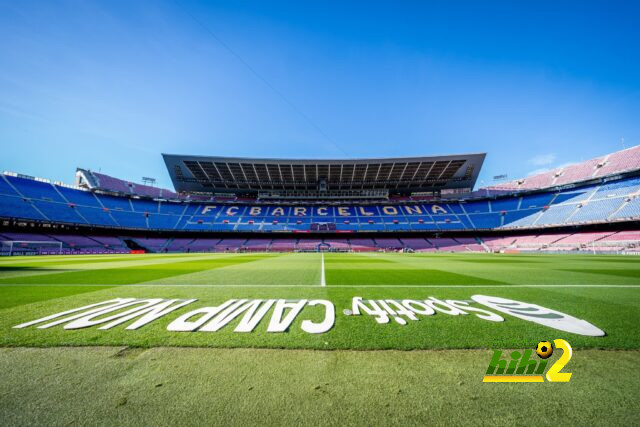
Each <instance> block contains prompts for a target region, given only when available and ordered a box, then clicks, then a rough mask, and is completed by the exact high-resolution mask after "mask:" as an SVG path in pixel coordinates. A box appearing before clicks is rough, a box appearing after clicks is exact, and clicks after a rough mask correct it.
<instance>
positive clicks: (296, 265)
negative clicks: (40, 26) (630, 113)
mask: <svg viewBox="0 0 640 427" xmlns="http://www.w3.org/2000/svg"><path fill="white" fill-rule="evenodd" d="M484 158H485V154H484V153H480V154H470V155H450V156H437V157H415V158H388V159H383V158H381V159H358V160H347V159H343V160H285V159H277V160H276V159H272V160H270V159H250V158H220V157H196V156H182V155H164V160H165V162H166V165H167V168H168V173H169V175H170V176H171V179H172V181H173V183H174V185H175V191H172V190H166V189H161V188H156V187H151V186H146V185H142V184H136V183H132V182H128V181H125V180H121V179H117V178H115V177H112V176H109V175H105V174H102V173H97V172H93V171H90V170H87V169H82V168H78V169H77V171H76V182H75V185H64V184H62V183H52V182H49V181H48V180H46V179H42V178H35V177H30V176H25V175H21V174H18V173H11V172H5V173H4V174H3V175H2V176H1V179H0V193H1V194H0V215H1V216H2V232H1V234H0V238H2V243H3V255H7V256H6V257H3V258H2V259H0V265H1V267H0V268H1V272H2V277H1V278H0V283H1V284H2V285H1V287H0V290H1V291H2V296H3V298H2V313H3V315H2V328H3V335H2V341H1V342H2V345H3V346H5V347H10V348H11V347H15V349H14V350H13V351H11V350H9V351H6V352H4V353H3V360H4V363H5V366H8V365H9V364H12V366H14V365H15V364H18V365H20V366H23V367H24V369H29V370H31V369H34V370H35V371H36V372H38V375H39V376H42V375H49V374H47V373H50V375H56V376H58V375H60V373H61V372H67V371H66V370H72V371H73V372H82V373H84V374H86V375H97V377H96V378H95V380H94V381H92V382H91V383H90V384H83V385H82V386H81V387H76V386H77V384H76V383H74V382H72V381H71V378H73V377H74V376H75V374H66V373H62V374H61V375H60V376H59V377H58V380H59V381H60V382H61V383H65V382H66V381H70V382H69V383H68V384H66V385H65V384H59V383H58V382H57V381H56V382H55V383H54V384H49V383H47V384H46V385H45V388H44V389H42V387H43V384H42V383H40V382H34V383H32V384H30V385H27V386H25V385H24V383H23V379H22V378H21V376H22V374H21V372H22V370H21V369H13V368H12V369H11V370H9V371H8V370H7V368H5V369H4V371H5V374H3V375H4V376H5V379H6V381H4V384H5V385H4V386H3V387H5V390H6V389H7V388H10V387H15V386H16V385H17V384H21V385H22V387H21V388H20V390H19V391H18V392H13V393H8V392H7V391H5V394H4V396H5V397H4V398H3V400H4V399H6V400H9V402H7V404H9V405H16V406H13V408H14V410H15V409H16V408H18V407H19V405H18V402H17V401H13V399H17V400H20V399H26V398H27V397H29V398H32V395H33V394H34V393H35V394H37V395H38V398H37V399H36V401H39V404H40V405H42V406H38V410H37V411H36V414H37V416H36V417H35V418H29V419H30V420H32V421H33V420H35V421H45V422H46V421H47V420H48V418H47V417H48V415H47V414H46V413H44V411H43V410H44V408H47V407H48V406H49V405H55V408H56V409H57V410H60V408H64V413H65V414H67V415H66V416H63V417H62V418H61V419H63V420H65V421H67V420H69V421H72V420H74V419H75V417H76V416H77V411H78V409H77V408H76V407H75V403H74V402H77V401H83V402H84V397H83V395H84V394H86V393H89V394H91V393H92V392H93V390H94V389H93V388H92V387H96V388H97V389H99V390H101V391H102V392H105V393H107V396H109V398H110V399H115V406H113V407H110V408H109V409H104V408H102V409H100V408H101V407H102V405H103V403H104V402H99V403H98V402H93V403H91V404H89V405H87V407H86V408H85V409H82V411H84V410H87V411H99V410H105V411H106V413H105V414H108V415H109V416H114V417H118V419H119V420H120V421H124V422H134V420H135V419H136V418H135V416H136V412H135V411H137V410H138V409H139V408H140V407H141V406H147V405H160V406H159V407H156V406H151V407H153V408H155V409H154V410H153V411H152V412H153V413H147V411H148V409H145V411H144V412H145V414H147V415H146V416H147V417H149V419H148V420H149V421H151V422H162V423H165V422H172V420H173V421H175V422H181V421H184V418H183V417H184V414H182V413H181V411H188V410H189V407H190V406H191V405H192V404H193V401H192V399H195V400H196V402H199V404H201V405H211V406H209V407H208V409H207V410H205V411H204V414H205V415H204V416H205V419H207V420H209V421H212V422H213V421H214V420H215V419H216V417H224V419H226V420H232V421H235V422H240V423H244V422H254V423H262V422H266V423H269V424H270V423H275V422H277V421H278V420H286V421H287V422H296V420H299V418H297V417H298V415H296V414H297V412H293V413H292V412H289V410H290V406H289V405H290V402H287V400H286V399H287V398H286V397H285V396H289V398H290V399H298V400H296V404H295V408H296V411H297V410H302V411H305V412H306V413H307V415H308V416H309V417H311V418H304V419H306V420H320V419H323V417H328V418H326V421H328V422H330V423H333V422H334V421H337V420H338V419H339V420H341V421H344V422H347V423H360V422H362V421H363V420H369V422H376V418H377V417H379V416H385V417H389V419H390V420H393V421H394V422H400V421H403V420H405V419H406V421H407V422H415V423H421V422H426V420H428V419H429V418H430V417H432V416H434V411H436V412H435V413H436V414H439V415H441V416H445V417H447V419H449V420H456V421H459V422H471V421H472V420H473V417H477V416H479V415H482V416H484V417H488V416H489V413H487V412H486V408H484V409H483V408H482V407H481V406H477V407H476V406H475V405H474V406H472V407H473V410H472V412H471V413H464V414H453V412H452V411H451V409H447V407H448V405H453V406H454V407H456V406H458V405H461V404H463V402H466V401H467V400H468V399H471V400H472V401H473V400H475V399H480V398H481V396H485V397H482V399H484V398H487V397H486V396H491V397H489V399H492V400H493V399H496V400H499V403H496V405H497V407H498V408H502V409H501V410H506V408H507V407H509V406H511V405H517V404H520V403H519V402H520V400H521V399H526V398H529V395H530V393H531V392H530V391H525V390H523V389H522V388H520V389H517V388H515V389H509V388H500V389H491V390H489V389H487V388H486V386H487V385H486V384H483V375H484V369H485V368H484V367H483V366H484V364H486V363H485V362H486V361H487V360H488V357H487V355H490V354H491V352H490V350H489V349H495V348H500V349H513V348H525V349H530V348H533V347H535V344H536V343H537V342H538V341H541V340H542V341H546V342H548V341H553V340H554V339H556V337H561V339H564V340H567V341H569V342H570V345H571V348H570V350H569V352H571V349H573V351H575V354H576V357H575V359H576V363H575V367H574V370H576V371H578V370H579V371H580V373H579V374H578V373H576V374H577V375H576V379H575V380H573V382H574V383H577V384H572V386H574V387H575V388H567V387H564V388H560V387H558V386H557V385H556V384H548V386H549V387H548V388H545V389H544V392H543V393H544V396H542V397H539V398H538V403H537V404H533V405H531V406H530V407H528V408H526V409H524V410H522V411H518V412H515V413H510V415H509V416H508V417H506V418H504V417H502V418H501V419H500V421H501V422H508V423H510V422H514V423H519V422H527V419H528V418H529V417H531V416H534V414H535V413H536V412H538V411H545V410H546V405H549V404H552V403H555V402H557V401H558V400H561V401H562V402H563V404H562V412H563V417H565V419H567V420H569V421H570V422H581V421H583V420H584V419H585V418H584V417H585V416H588V417H589V418H590V419H596V420H600V421H602V422H606V421H608V420H610V418H609V417H610V415H611V414H615V413H616V412H615V411H613V410H612V409H611V408H612V407H613V406H615V405H620V406H624V400H625V399H635V398H634V397H632V396H637V392H638V391H639V390H638V381H637V377H636V376H635V375H629V373H630V372H633V371H635V369H636V368H637V366H638V362H639V361H640V358H639V356H638V353H637V351H635V350H636V349H637V348H638V346H640V341H639V340H640V329H639V326H638V325H640V322H639V321H640V299H639V297H638V287H639V286H640V285H639V283H638V278H639V277H640V262H638V259H637V255H638V254H640V225H639V224H640V223H639V219H640V146H638V147H633V148H630V149H627V150H622V151H618V152H615V153H610V154H608V155H603V156H601V157H599V158H595V159H592V160H589V161H586V162H582V163H577V164H573V165H570V166H567V167H563V168H561V169H557V170H552V171H550V172H545V173H543V174H539V175H535V176H531V177H527V178H523V179H518V180H515V181H512V182H507V183H503V184H500V185H496V186H493V187H487V188H480V189H479V190H476V191H471V189H472V188H474V186H475V180H476V178H477V175H478V173H479V171H480V169H481V167H482V163H483V160H484ZM487 308H490V309H487ZM192 309H195V311H192ZM178 315H182V316H180V317H178ZM176 317H177V318H176ZM32 347H36V348H37V347H48V348H49V350H48V351H47V353H45V354H46V357H45V358H43V355H42V354H40V353H39V352H37V351H35V352H34V350H31V349H30V348H32ZM83 347H88V348H87V349H84V348H83ZM185 347H188V348H191V349H190V350H185V349H184V348H185ZM178 349H180V350H178ZM214 349H215V350H214ZM379 350H385V351H384V352H381V351H379ZM408 350H414V351H408ZM611 350H634V351H631V352H624V351H622V352H620V351H611ZM415 351H418V352H415ZM565 351H566V350H565ZM529 352H531V350H529ZM518 354H519V353H518ZM534 357H535V356H534ZM390 360H394V361H395V362H394V363H393V364H389V361H390ZM533 363H534V364H535V362H533ZM96 364H98V368H96V366H95V365H96ZM569 366H571V365H569ZM603 366H606V371H607V373H608V377H607V379H606V380H603V379H602V378H600V377H598V376H597V375H596V376H594V375H595V374H596V373H598V372H600V371H599V370H600V369H602V367H603ZM27 367H28V368H27ZM391 367H393V369H392V370H389V369H390V368H391ZM523 369H524V368H523ZM121 370H124V371H126V372H127V374H122V373H118V372H119V371H121ZM503 370H504V369H503ZM129 371H132V372H130V373H129ZM512 371H513V370H512ZM506 372H509V371H508V370H507V371H506ZM529 373H530V372H529ZM587 373H591V374H590V375H587ZM15 375H18V376H17V377H16V376H15ZM524 377H527V376H526V375H525V376H524ZM194 378H196V379H195V383H194V384H190V385H189V388H191V387H193V389H192V390H189V391H187V392H183V389H182V387H185V384H184V382H185V381H188V382H191V381H194ZM293 378H295V380H293ZM513 378H518V377H517V376H516V377H513ZM539 378H540V379H542V377H539ZM129 381H133V383H131V384H130V383H128V382H129ZM207 381H210V382H212V383H215V384H216V386H215V390H216V394H215V396H216V398H215V400H214V402H211V401H207V400H206V399H205V396H206V394H205V396H202V395H200V394H201V393H204V391H205V390H208V386H209V385H210V384H207ZM123 382H124V383H123ZM578 384H579V386H578ZM543 386H544V385H543ZM34 387H35V388H37V389H38V390H39V391H37V392H36V391H35V390H34ZM121 387H122V389H120V388H121ZM218 387H219V388H218ZM436 387H437V392H436ZM554 387H555V388H554ZM60 389H61V390H63V392H62V393H63V395H66V396H68V397H69V396H73V398H72V399H71V401H68V402H67V401H64V402H60V401H58V400H57V399H55V398H54V397H52V396H51V394H50V393H52V392H54V391H55V390H58V391H57V392H59V391H60ZM70 389H73V390H70ZM220 391H224V396H219V394H218V393H219V392H220ZM434 392H436V394H437V395H438V396H437V397H436V396H434V394H433V393H434ZM67 393H70V394H67ZM174 393H178V394H180V396H179V397H177V398H176V400H172V405H171V406H169V407H164V406H163V404H162V403H161V402H162V401H163V399H168V398H169V397H168V396H169V395H172V394H174ZM183 393H184V394H183ZM423 393H428V394H423ZM505 393H506V394H505ZM538 393H541V392H540V391H538ZM405 394H407V395H406V396H405ZM596 394H597V395H596ZM254 395H258V396H259V397H256V396H254ZM276 395H277V397H276ZM389 395H394V396H401V399H400V403H398V404H396V403H394V404H393V406H391V404H390V403H389V402H387V400H386V399H387V398H388V397H389ZM268 396H271V397H268ZM158 399H160V400H158ZM256 399H257V400H256ZM336 399H337V400H336ZM45 400H46V403H45ZM131 400H133V402H130V401H131ZM205 401H206V403H205ZM385 402H386V403H385ZM445 402H446V403H445ZM112 403H113V402H112ZM131 403H133V404H131ZM174 403H175V404H176V406H173V404H174ZM371 405H373V406H374V407H372V406H371ZM414 405H418V406H420V408H423V409H421V410H420V411H418V412H415V410H414V409H412V407H413V406H414ZM465 405H468V404H467V403H465ZM538 405H541V406H538ZM585 405H588V406H589V408H590V409H589V411H588V412H587V413H586V414H585V412H584V406H585ZM120 406H123V407H124V406H126V407H127V409H126V410H119V409H117V408H119V407H120ZM147 408H148V407H147ZM422 410H424V412H422ZM558 410H559V409H558ZM40 411H43V412H40ZM326 411H328V413H326ZM605 415H606V418H604V416H605ZM22 416H23V415H20V414H17V413H11V414H9V415H8V419H9V420H12V419H13V420H18V421H20V420H21V419H22V418H21V417H22ZM30 416H31V415H30ZM618 416H619V417H620V419H619V420H616V421H620V422H624V421H625V420H628V419H629V418H628V417H629V414H626V413H624V411H623V412H620V413H619V414H618ZM14 417H15V418H14ZM209 417H212V418H209ZM57 421H60V420H57ZM57 421H56V422H57Z"/></svg>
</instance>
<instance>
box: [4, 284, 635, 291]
mask: <svg viewBox="0 0 640 427" xmlns="http://www.w3.org/2000/svg"><path fill="white" fill-rule="evenodd" d="M3 286H25V287H27V286H95V287H103V288H104V287H106V288H108V289H109V290H113V289H114V288H121V287H122V288H128V287H129V288H130V287H141V288H145V287H147V288H152V287H174V288H180V287H182V288H317V287H318V285H264V284H258V285H240V284H237V285H213V284H211V285H206V284H199V283H185V284H182V285H178V284H172V283H131V284H122V285H114V284H97V283H84V284H79V283H74V284H71V285H70V284H64V283H63V284H61V283H28V284H27V283H0V287H3ZM331 287H332V288H444V289H448V288H501V289H513V288H557V289H563V288H624V289H628V288H637V289H640V285H331Z"/></svg>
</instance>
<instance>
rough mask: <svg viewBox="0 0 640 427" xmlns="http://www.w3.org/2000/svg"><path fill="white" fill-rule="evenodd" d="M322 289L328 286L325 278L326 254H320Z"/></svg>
mask: <svg viewBox="0 0 640 427" xmlns="http://www.w3.org/2000/svg"><path fill="white" fill-rule="evenodd" d="M320 256H321V258H320V287H322V288H324V287H325V286H327V281H326V280H325V276H324V254H320Z"/></svg>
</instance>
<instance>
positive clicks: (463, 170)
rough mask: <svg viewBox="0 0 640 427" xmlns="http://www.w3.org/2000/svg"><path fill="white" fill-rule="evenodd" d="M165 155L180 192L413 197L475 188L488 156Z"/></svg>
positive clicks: (174, 183)
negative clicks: (381, 192)
mask: <svg viewBox="0 0 640 427" xmlns="http://www.w3.org/2000/svg"><path fill="white" fill-rule="evenodd" d="M162 156H163V157H164V161H165V163H166V165H167V169H168V170H169V176H171V180H172V181H173V185H174V186H175V189H176V191H178V192H191V193H209V192H210V193H213V192H215V193H235V194H248V193H249V194H250V193H256V192H259V191H263V190H269V191H273V190H275V191H280V190H283V191H286V190H317V189H319V188H320V187H322V188H325V187H326V189H327V190H360V189H361V190H372V189H385V190H389V191H390V192H397V193H410V192H418V191H440V190H443V189H472V188H473V186H474V185H475V182H476V180H477V178H478V174H479V173H480V168H481V167H482V163H483V162H484V159H485V156H486V153H477V154H460V155H448V156H426V157H403V158H379V159H336V160H312V159H309V160H300V159H258V158H242V157H208V156H189V155H177V154H163V155H162Z"/></svg>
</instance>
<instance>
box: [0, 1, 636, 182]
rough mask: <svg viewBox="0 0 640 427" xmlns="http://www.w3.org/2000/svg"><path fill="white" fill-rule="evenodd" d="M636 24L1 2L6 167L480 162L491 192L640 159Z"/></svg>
mask: <svg viewBox="0 0 640 427" xmlns="http://www.w3.org/2000/svg"><path fill="white" fill-rule="evenodd" d="M194 18H195V20H194ZM638 22H640V3H638V2H629V1H622V2H615V1H602V2H589V1H580V2H559V1H550V2H544V1H535V2H530V3H525V2H513V1H509V2H476V1H474V2H455V4H454V2H451V1H449V2H426V1H422V2H399V1H393V2H391V1H389V2H376V1H361V2H344V1H336V2H331V1H317V2H316V1H313V2H312V1H303V2H300V1H297V2H268V1H247V0H243V1H228V2H217V1H216V2H196V1H190V0H175V1H167V2H163V1H136V2H130V1H103V2H92V1H46V2H45V1H34V2H32V1H27V0H21V1H19V2H16V1H5V0H0V144H1V147H2V149H1V155H0V169H3V170H12V171H16V172H21V173H26V174H31V175H37V176H42V177H46V178H51V179H56V180H63V181H65V182H72V181H73V174H74V172H75V168H76V167H77V166H80V167H86V168H92V169H95V170H98V169H101V170H102V171H103V172H105V173H109V174H112V175H115V176H118V177H121V178H125V179H130V180H134V181H139V180H140V177H142V176H154V177H157V178H158V180H159V183H160V184H161V185H164V186H170V181H169V178H168V176H167V173H166V170H165V168H164V164H163V162H162V159H161V156H160V153H162V152H168V153H185V154H187V153H188V154H202V155H228V156H260V157H297V158H301V157H315V158H336V157H383V156H415V155H429V154H450V153H464V152H487V153H488V155H487V160H486V162H485V167H484V170H483V172H482V175H481V179H482V180H483V181H484V183H485V184H490V183H491V182H492V179H491V177H492V176H493V175H497V174H502V173H507V174H508V175H509V177H510V178H518V177H521V176H525V175H527V174H529V173H531V172H533V171H535V170H539V169H544V168H550V167H553V166H557V165H562V164H566V163H569V162H575V161H580V160H586V159H588V158H592V157H595V156H598V155H602V154H605V153H608V152H612V151H616V150H618V149H621V148H622V143H621V138H624V143H625V145H626V146H627V147H629V146H633V145H637V144H640V120H638V118H639V117H640V43H639V41H640V25H638ZM209 31H210V32H212V33H213V34H215V36H216V37H218V38H219V39H220V40H222V41H223V43H225V44H226V45H227V46H229V47H230V48H231V49H232V50H233V52H235V53H236V54H237V55H238V56H239V57H240V58H242V60H244V61H245V62H246V64H248V65H249V66H250V67H251V68H252V69H253V70H255V72H256V73H257V75H258V76H259V77H258V76H256V74H254V73H253V72H252V71H251V70H249V69H248V68H247V66H246V65H245V64H243V62H242V61H241V60H239V59H238V58H237V57H236V56H234V55H233V54H232V53H230V52H229V51H228V50H227V49H225V47H224V46H223V45H222V44H221V43H220V42H219V41H218V40H216V39H215V38H214V36H213V35H212V34H211V33H210V32H209ZM261 78H262V79H264V80H266V81H267V82H268V84H266V83H265V82H264V81H263V80H262V79H261ZM269 85H271V86H272V87H273V88H275V90H276V91H277V92H276V91H274V90H273V89H272V87H270V86H269ZM278 93H280V94H282V95H283V96H284V98H286V100H287V101H288V102H289V103H291V104H293V106H294V108H292V106H291V105H289V103H287V101H285V100H284V99H283V97H281V96H280V95H279V94H278ZM305 117H307V118H308V119H309V120H307V119H306V118H305ZM318 128H319V129H320V130H318Z"/></svg>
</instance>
